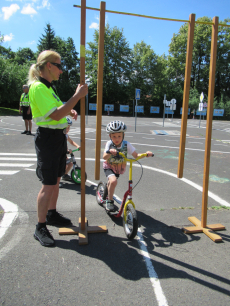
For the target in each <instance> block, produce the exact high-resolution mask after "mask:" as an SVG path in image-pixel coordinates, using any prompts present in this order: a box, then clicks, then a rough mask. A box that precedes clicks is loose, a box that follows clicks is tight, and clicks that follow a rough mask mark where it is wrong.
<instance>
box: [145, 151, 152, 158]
mask: <svg viewBox="0 0 230 306" xmlns="http://www.w3.org/2000/svg"><path fill="white" fill-rule="evenodd" d="M146 154H147V156H146V157H150V156H154V154H153V153H152V152H151V151H147V152H146Z"/></svg>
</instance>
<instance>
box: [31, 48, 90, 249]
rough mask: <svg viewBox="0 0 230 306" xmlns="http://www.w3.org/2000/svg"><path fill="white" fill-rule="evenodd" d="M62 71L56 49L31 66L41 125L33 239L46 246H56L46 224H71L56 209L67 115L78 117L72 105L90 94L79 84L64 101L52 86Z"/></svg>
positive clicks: (35, 110) (37, 143) (34, 102)
mask: <svg viewBox="0 0 230 306" xmlns="http://www.w3.org/2000/svg"><path fill="white" fill-rule="evenodd" d="M62 70H63V69H62V65H61V56H60V55H59V54H58V53H57V52H55V51H51V50H45V51H43V52H41V53H40V54H39V55H38V58H37V63H36V64H33V65H32V66H31V67H30V70H29V80H28V85H29V86H30V102H31V104H30V105H31V109H32V114H33V120H34V122H35V123H36V125H37V126H38V128H37V131H36V135H35V149H36V153H37V171H36V173H37V176H38V177H39V179H40V180H41V182H42V188H41V190H40V191H39V193H38V197H37V214H38V223H37V225H36V228H35V232H34V238H35V239H36V240H38V241H39V242H40V243H41V245H42V246H46V247H51V246H54V245H55V240H54V238H53V236H52V235H51V233H50V232H49V230H48V229H47V226H46V225H57V226H68V225H71V220H70V219H68V218H66V217H64V216H63V215H62V214H60V213H58V212H57V210H56V206H57V200H58V196H59V182H60V179H61V176H62V175H64V173H65V168H66V152H67V139H66V135H65V134H66V128H67V127H68V123H67V120H66V116H71V117H72V118H73V119H75V120H76V119H77V112H76V111H75V110H73V108H74V106H75V105H76V104H77V103H78V101H79V100H80V99H81V98H83V97H85V95H87V93H88V86H87V84H83V85H80V84H79V85H78V86H77V89H76V91H75V93H74V95H73V96H72V97H71V98H70V99H69V100H68V101H67V102H66V103H65V104H63V103H62V101H61V100H60V98H59V97H58V93H57V92H56V90H55V87H54V86H53V85H52V82H53V81H57V80H58V79H59V77H60V75H61V74H62V72H63V71H62Z"/></svg>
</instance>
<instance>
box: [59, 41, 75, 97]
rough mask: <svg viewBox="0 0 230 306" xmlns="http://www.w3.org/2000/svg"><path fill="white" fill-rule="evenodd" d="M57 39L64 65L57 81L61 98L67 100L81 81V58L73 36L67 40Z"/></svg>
mask: <svg viewBox="0 0 230 306" xmlns="http://www.w3.org/2000/svg"><path fill="white" fill-rule="evenodd" d="M55 39H56V42H57V52H58V53H59V54H60V55H61V62H62V66H63V73H62V74H61V77H60V79H59V81H58V82H57V89H58V93H59V95H60V98H61V99H62V100H63V101H67V100H68V99H69V97H70V95H73V94H74V92H75V90H76V88H77V84H79V83H80V75H79V73H80V60H79V58H78V52H77V51H76V49H75V45H74V42H73V39H72V38H70V37H68V38H67V40H66V41H65V40H63V39H61V38H60V37H56V38H55Z"/></svg>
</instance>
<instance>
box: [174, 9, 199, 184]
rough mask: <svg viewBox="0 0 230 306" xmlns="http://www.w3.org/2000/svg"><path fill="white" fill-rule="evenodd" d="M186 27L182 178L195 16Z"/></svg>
mask: <svg viewBox="0 0 230 306" xmlns="http://www.w3.org/2000/svg"><path fill="white" fill-rule="evenodd" d="M189 21H190V22H189V25H188V40H187V54H186V67H185V80H184V95H183V109H182V120H181V135H180V148H179V161H178V170H177V177H178V178H182V177H183V169H184V154H185V142H186V130H187V117H188V102H189V90H190V80H191V70H192V51H193V38H194V29H195V14H190V16H189Z"/></svg>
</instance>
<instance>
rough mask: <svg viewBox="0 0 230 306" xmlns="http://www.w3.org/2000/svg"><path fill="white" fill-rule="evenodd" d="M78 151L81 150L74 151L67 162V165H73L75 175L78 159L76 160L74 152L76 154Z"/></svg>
mask: <svg viewBox="0 0 230 306" xmlns="http://www.w3.org/2000/svg"><path fill="white" fill-rule="evenodd" d="M76 151H79V149H76V150H73V151H72V153H71V154H70V156H71V157H70V158H69V159H68V160H67V161H66V164H67V165H68V164H69V163H73V169H74V172H75V174H76V171H75V168H76V165H77V162H76V159H75V156H74V154H73V152H76ZM77 167H78V165H77Z"/></svg>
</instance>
